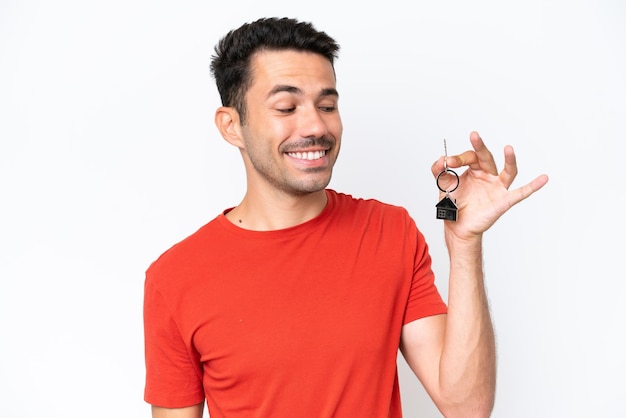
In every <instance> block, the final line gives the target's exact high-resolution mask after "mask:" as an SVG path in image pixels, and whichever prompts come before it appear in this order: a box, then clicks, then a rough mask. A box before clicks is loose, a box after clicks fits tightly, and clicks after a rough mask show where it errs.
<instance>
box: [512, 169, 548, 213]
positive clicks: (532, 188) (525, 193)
mask: <svg viewBox="0 0 626 418" xmlns="http://www.w3.org/2000/svg"><path fill="white" fill-rule="evenodd" d="M547 182H548V176H547V175H545V174H542V175H540V176H539V177H537V178H536V179H534V180H533V181H531V182H530V183H528V184H526V185H524V186H522V187H520V188H519V189H516V190H514V191H513V194H512V196H513V200H512V201H511V206H513V205H516V204H518V203H519V202H521V201H522V200H524V199H526V198H527V197H529V196H530V195H532V194H533V193H535V192H536V191H537V190H539V189H541V188H542V187H543V186H545V185H546V183H547Z"/></svg>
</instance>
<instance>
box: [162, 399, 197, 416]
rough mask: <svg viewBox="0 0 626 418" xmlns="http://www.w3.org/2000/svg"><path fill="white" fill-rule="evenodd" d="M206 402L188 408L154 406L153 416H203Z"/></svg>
mask: <svg viewBox="0 0 626 418" xmlns="http://www.w3.org/2000/svg"><path fill="white" fill-rule="evenodd" d="M203 411H204V402H202V403H199V404H198V405H194V406H189V407H187V408H162V407H159V406H153V407H152V418H202V412H203Z"/></svg>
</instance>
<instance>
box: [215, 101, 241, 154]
mask: <svg viewBox="0 0 626 418" xmlns="http://www.w3.org/2000/svg"><path fill="white" fill-rule="evenodd" d="M215 126H217V129H218V130H219V131H220V134H222V137H223V138H224V139H225V140H226V142H228V143H229V144H231V145H234V146H236V147H237V148H244V143H243V140H242V139H241V124H240V123H239V112H237V110H236V109H235V108H234V107H228V106H221V107H218V108H217V110H216V111H215Z"/></svg>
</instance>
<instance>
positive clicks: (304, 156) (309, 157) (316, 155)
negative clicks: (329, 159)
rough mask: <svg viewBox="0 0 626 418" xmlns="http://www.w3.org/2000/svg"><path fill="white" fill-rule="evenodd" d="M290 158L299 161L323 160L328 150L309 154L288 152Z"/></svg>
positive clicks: (309, 152)
mask: <svg viewBox="0 0 626 418" xmlns="http://www.w3.org/2000/svg"><path fill="white" fill-rule="evenodd" d="M287 155H288V156H290V157H292V158H297V159H298V160H308V161H315V160H319V159H320V158H323V157H324V156H325V155H326V150H321V151H308V152H306V151H305V152H288V153H287Z"/></svg>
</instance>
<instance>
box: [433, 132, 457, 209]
mask: <svg viewBox="0 0 626 418" xmlns="http://www.w3.org/2000/svg"><path fill="white" fill-rule="evenodd" d="M443 151H444V156H443V170H442V171H441V173H439V174H438V175H437V181H436V183H437V188H438V189H439V190H441V191H442V192H444V193H445V194H446V195H445V196H444V197H443V199H441V201H439V203H437V205H436V208H437V219H444V220H446V221H456V212H457V207H456V199H454V200H452V199H451V198H450V193H452V192H453V191H455V190H456V189H457V187H459V183H460V180H459V175H458V174H457V173H456V172H455V171H454V170H452V169H451V168H448V147H447V146H446V140H445V138H444V140H443ZM448 173H450V174H453V175H454V177H456V185H455V186H454V187H453V188H452V189H450V190H446V189H442V188H441V186H440V185H439V179H440V178H441V177H442V176H445V175H447V174H448Z"/></svg>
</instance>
